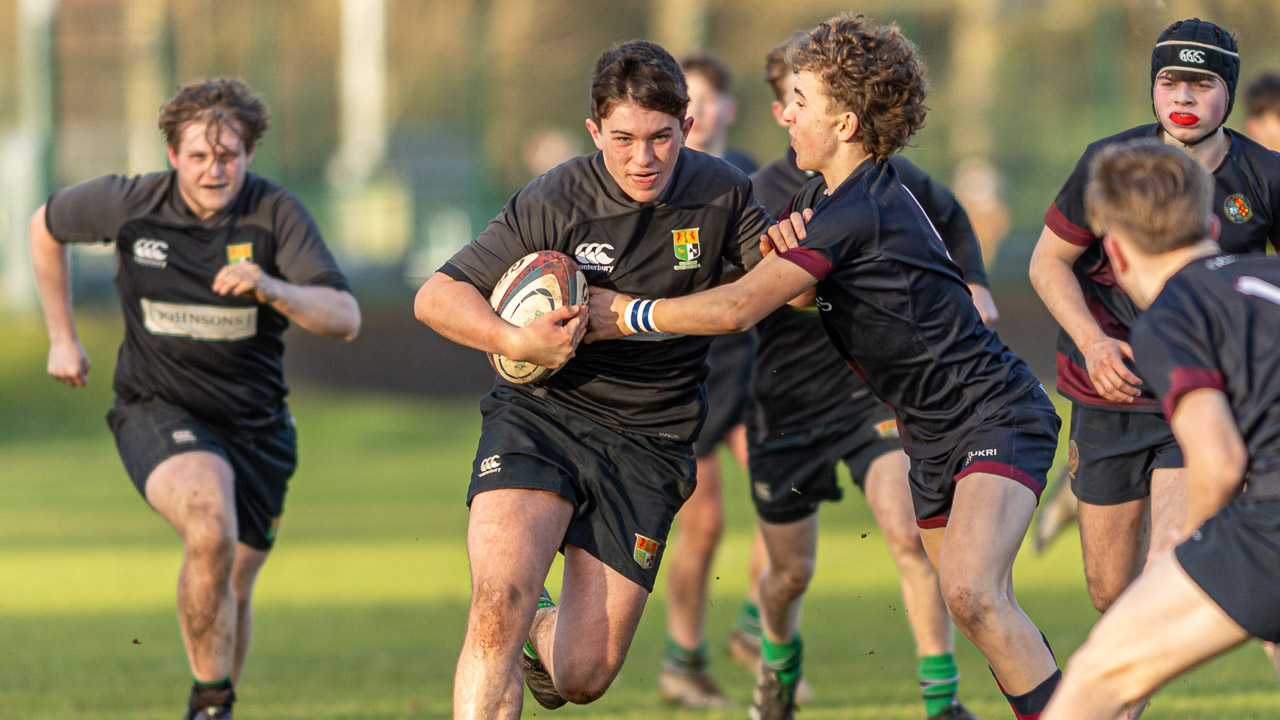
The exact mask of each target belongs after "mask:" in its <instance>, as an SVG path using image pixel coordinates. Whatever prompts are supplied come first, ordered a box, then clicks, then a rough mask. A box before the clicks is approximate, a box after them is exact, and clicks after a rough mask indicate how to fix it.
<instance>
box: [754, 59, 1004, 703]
mask: <svg viewBox="0 0 1280 720" xmlns="http://www.w3.org/2000/svg"><path fill="white" fill-rule="evenodd" d="M800 37H803V35H801V36H800ZM786 48H787V43H783V44H782V45H779V46H778V47H775V48H774V49H773V50H772V51H770V52H769V54H768V55H767V56H766V58H765V80H766V82H768V83H769V85H770V87H771V88H772V89H773V92H774V95H775V97H776V98H777V99H776V100H775V101H774V102H773V103H772V110H773V114H774V117H775V119H776V120H777V121H778V123H779V124H780V125H782V126H783V127H787V123H786V121H785V120H784V119H783V113H784V111H785V108H786V107H787V106H788V105H790V104H791V102H792V101H793V100H794V87H795V73H793V72H792V71H791V68H790V67H789V66H788V65H787V60H786ZM889 164H891V165H893V167H894V169H895V170H897V171H898V173H899V176H900V179H901V181H902V183H903V184H904V185H905V186H906V187H907V188H908V189H909V190H911V193H912V195H914V196H915V197H916V198H917V199H918V200H919V201H920V204H921V206H922V207H923V208H924V211H925V213H926V214H927V215H928V216H929V218H930V220H931V221H932V222H933V224H934V226H935V227H936V228H937V229H938V232H939V234H940V235H941V237H942V240H943V242H944V243H945V244H946V246H947V249H948V252H949V253H950V255H951V257H952V259H954V260H955V261H956V262H957V263H958V264H959V265H960V267H961V269H962V271H963V273H964V275H965V278H966V282H968V284H969V288H970V291H971V292H972V293H973V297H974V305H975V307H977V308H978V310H979V312H980V314H982V315H983V320H984V322H987V323H990V322H992V321H994V315H995V305H994V303H993V302H992V301H991V295H990V293H989V292H988V291H987V288H986V287H985V285H986V272H985V269H984V267H983V263H982V255H981V252H980V249H979V245H978V241H977V238H976V237H975V236H974V232H973V229H972V228H971V227H970V225H969V221H968V218H967V217H966V214H965V212H964V210H963V209H962V208H961V207H960V205H959V204H958V203H957V201H956V198H955V197H954V196H952V194H951V193H950V192H948V191H947V189H946V188H945V187H943V186H941V185H940V184H938V183H936V182H934V181H933V179H932V178H930V177H929V176H928V175H927V174H925V173H924V172H923V171H922V170H920V169H919V168H917V167H916V166H914V165H912V164H911V163H910V162H909V161H908V160H907V159H906V158H904V157H902V156H901V155H894V156H893V157H892V158H890V160H889ZM813 177H814V174H813V173H810V172H806V171H804V170H801V169H800V168H798V167H796V153H795V150H794V149H788V151H787V153H786V155H784V156H783V157H782V158H780V159H778V160H776V161H774V162H773V163H770V164H769V165H767V166H766V167H765V168H764V169H762V170H760V171H759V172H758V173H756V174H755V175H753V176H752V183H753V186H754V187H755V191H756V198H757V199H759V200H760V202H761V204H763V205H764V206H765V209H766V210H768V211H769V213H770V214H771V215H773V216H775V217H779V216H781V215H783V214H784V213H785V212H786V210H787V206H788V205H790V203H791V201H792V198H794V197H795V195H796V194H797V193H798V192H799V191H800V189H801V188H802V187H803V186H804V185H805V183H807V182H809V181H810V180H811V179H812V178H813ZM984 309H985V310H986V311H987V312H985V313H984V312H982V311H983V310H984ZM756 331H757V333H758V334H759V337H760V346H759V349H758V352H757V355H756V365H755V373H754V375H753V377H752V388H751V410H750V412H749V413H748V427H749V433H748V437H749V448H750V458H751V464H750V475H751V489H752V498H753V500H754V501H755V505H756V511H757V514H758V515H759V517H760V525H761V527H763V528H764V539H765V545H766V547H767V548H768V557H769V569H768V571H767V572H766V573H765V574H764V576H763V578H762V579H758V580H757V582H759V583H760V596H761V597H763V598H764V603H763V604H762V605H761V610H762V611H763V614H764V615H765V616H766V620H765V621H766V623H768V624H770V625H773V626H779V625H781V626H787V625H788V624H794V625H795V626H796V630H797V631H798V625H799V621H798V618H799V614H800V606H801V602H802V600H803V596H804V592H805V590H806V589H807V587H808V584H809V582H810V580H811V578H812V576H813V571H814V561H815V558H816V554H817V541H818V514H817V513H818V503H819V502H820V501H824V500H832V501H834V500H839V499H840V498H841V497H842V496H843V491H842V490H841V489H840V488H839V487H838V485H837V484H836V466H837V465H838V464H839V463H841V462H843V463H844V464H845V465H846V466H847V467H848V468H849V471H850V475H851V476H852V478H853V482H854V484H855V485H857V486H858V488H859V489H861V490H862V491H863V493H864V495H865V496H866V499H867V503H868V505H870V506H871V510H872V512H873V514H874V515H875V518H876V521H877V523H878V524H879V525H880V528H881V531H882V532H883V533H884V536H885V540H886V542H887V543H888V544H889V548H890V551H891V553H892V555H893V558H894V562H895V563H896V564H897V566H898V569H899V571H900V573H901V575H902V593H903V599H904V604H905V606H906V612H907V619H908V621H909V622H910V624H911V629H912V632H913V634H914V636H915V638H916V649H917V654H918V655H919V656H920V666H919V681H920V686H921V692H922V693H923V695H924V702H925V710H926V715H927V716H928V717H929V718H931V719H941V718H957V719H958V718H973V715H972V714H971V713H969V711H968V710H966V709H965V708H964V706H963V705H961V704H960V703H959V701H958V700H957V698H956V694H957V690H958V684H959V676H960V674H959V670H958V668H957V667H956V664H955V658H954V655H953V650H954V635H953V629H952V626H951V620H950V618H949V617H948V616H947V608H946V605H945V604H944V602H943V599H942V595H941V593H940V591H939V589H938V575H937V572H936V571H935V570H934V569H933V566H932V565H931V564H930V563H929V558H928V557H927V556H926V555H925V553H924V548H923V547H922V546H921V543H920V533H919V530H918V529H917V528H916V524H915V516H914V514H913V513H912V507H911V492H910V489H909V487H908V480H907V477H908V475H909V474H910V468H909V462H908V459H907V456H906V455H905V454H904V453H903V452H902V444H901V442H899V440H898V428H897V424H896V423H895V422H894V417H893V411H892V410H890V409H889V408H888V407H886V406H885V405H884V404H883V403H881V402H880V401H879V400H877V399H876V397H875V396H874V395H873V394H872V393H871V391H870V390H869V389H868V388H867V386H866V385H865V384H863V383H862V382H860V381H859V380H858V379H857V377H856V376H855V375H854V374H853V373H850V372H847V370H846V368H847V366H846V365H845V362H844V359H843V358H841V357H840V354H839V353H837V352H836V350H835V348H833V347H832V346H831V341H830V340H829V339H828V338H827V333H826V331H825V330H824V329H823V327H822V320H821V319H820V318H819V317H818V313H816V312H813V311H812V309H810V308H793V307H790V306H784V307H781V308H779V309H777V310H775V311H774V312H773V313H771V314H770V315H768V316H767V317H765V318H764V319H763V320H761V321H760V323H759V325H757V326H756ZM797 358H803V362H804V368H803V371H797V369H796V366H795V364H796V359H797ZM753 579H754V578H753ZM752 639H753V640H754V641H755V658H754V660H755V663H754V665H753V667H758V666H759V661H760V643H761V637H760V634H759V633H758V632H757V633H756V634H755V635H754V637H753V638H752ZM766 642H767V641H766ZM770 645H771V643H770ZM772 651H774V648H771V654H772ZM798 693H799V687H797V694H798ZM798 702H799V701H798Z"/></svg>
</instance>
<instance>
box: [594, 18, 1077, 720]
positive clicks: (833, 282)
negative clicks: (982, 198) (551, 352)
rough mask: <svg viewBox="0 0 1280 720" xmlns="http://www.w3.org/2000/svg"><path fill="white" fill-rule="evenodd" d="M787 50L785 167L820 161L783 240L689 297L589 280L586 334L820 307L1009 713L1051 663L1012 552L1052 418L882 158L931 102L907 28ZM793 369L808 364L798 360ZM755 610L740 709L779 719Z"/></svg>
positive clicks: (710, 329)
mask: <svg viewBox="0 0 1280 720" xmlns="http://www.w3.org/2000/svg"><path fill="white" fill-rule="evenodd" d="M787 61H788V64H789V65H790V67H791V69H792V70H793V71H795V73H796V78H795V88H794V92H795V97H794V99H793V101H792V103H791V104H790V105H789V106H788V107H787V109H786V112H785V113H784V118H785V119H786V121H787V123H788V126H789V129H790V134H791V138H792V146H793V147H794V148H795V150H796V164H797V166H798V167H800V168H804V169H809V170H814V171H816V172H818V173H819V174H821V175H822V181H821V182H814V183H811V184H809V185H806V186H805V188H804V190H803V191H802V192H801V193H800V194H799V195H798V196H797V197H796V199H795V201H794V202H793V204H792V207H791V214H790V215H789V216H788V217H787V218H786V219H784V220H783V222H782V223H781V224H779V225H776V226H773V227H771V228H770V236H771V238H773V239H774V240H775V241H778V242H779V243H782V244H783V246H784V247H789V248H790V249H788V250H785V251H779V252H774V253H771V254H768V255H766V256H765V257H764V259H763V260H762V261H761V263H760V264H759V265H758V266H756V267H755V268H754V269H753V270H752V271H751V272H748V273H747V274H746V275H745V276H743V277H742V278H741V279H739V280H737V281H736V282H733V283H730V284H728V285H723V286H720V287H718V288H714V289H711V290H708V291H705V292H701V293H697V294H695V295H691V296H688V297H682V298H659V299H656V300H654V299H632V298H630V297H628V296H626V295H618V294H616V293H614V292H611V291H609V290H607V289H602V288H592V296H591V303H590V309H591V324H590V329H589V331H588V334H587V339H588V340H589V341H593V342H599V341H603V340H605V339H606V338H610V337H616V336H627V335H629V334H630V333H633V332H635V326H636V323H632V324H631V325H627V324H625V323H620V322H619V320H620V318H622V317H625V316H627V314H628V312H629V311H630V312H633V313H640V315H641V318H642V320H641V322H640V323H639V326H641V327H642V328H644V331H645V332H648V331H650V330H652V331H655V332H682V333H692V334H718V333H727V332H737V331H740V330H742V329H744V328H748V327H751V326H753V325H754V324H756V323H757V322H759V321H761V320H763V319H764V318H765V317H767V316H768V315H769V314H770V313H772V312H773V311H774V310H776V309H777V308H779V307H781V306H782V305H783V304H785V303H787V302H788V301H791V302H806V301H807V302H809V303H811V304H816V305H817V307H818V309H819V312H820V316H821V318H822V321H823V324H824V327H825V328H826V330H827V332H828V335H829V336H830V338H831V340H832V342H833V343H834V344H835V345H836V346H837V349H838V350H839V352H840V354H841V355H842V356H843V357H844V359H845V360H846V361H847V363H848V364H849V366H850V367H852V368H854V369H856V370H858V371H859V372H860V373H861V374H864V375H865V380H866V383H867V385H868V387H870V388H871V390H872V391H873V392H874V393H875V394H876V395H877V397H879V399H880V400H881V401H882V402H885V403H887V404H889V405H890V406H892V407H893V408H894V411H895V413H896V415H897V425H898V428H899V432H900V438H901V440H902V443H903V446H904V449H905V450H906V453H907V455H908V456H909V457H910V458H911V481H910V485H911V492H912V498H913V503H914V507H915V515H916V524H917V526H918V527H919V528H920V534H921V537H922V539H923V541H924V546H925V550H926V552H927V553H928V555H929V558H930V559H931V560H932V561H933V563H934V565H935V567H937V569H938V571H939V576H940V578H941V584H942V588H943V597H944V598H945V599H946V604H947V607H948V609H949V611H950V614H951V616H952V617H953V618H954V619H955V622H956V624H957V625H958V626H959V627H960V628H961V629H962V630H963V631H964V632H965V634H966V635H967V636H968V637H969V638H970V639H971V640H972V641H973V642H974V644H975V645H977V646H978V648H979V649H980V650H981V651H982V652H983V654H984V655H985V656H986V658H987V661H988V663H989V664H990V666H991V667H992V671H993V673H994V674H995V676H996V678H997V681H998V682H999V683H1000V686H1001V689H1002V690H1003V691H1004V692H1005V694H1006V697H1007V699H1008V701H1009V704H1010V706H1011V707H1012V708H1013V710H1014V712H1015V714H1016V715H1017V716H1018V717H1020V718H1034V717H1036V716H1037V715H1038V714H1039V713H1040V711H1041V710H1042V709H1043V707H1044V704H1045V703H1046V702H1047V701H1048V698H1049V695H1050V694H1051V693H1052V692H1053V689H1054V687H1055V686H1056V685H1057V682H1058V679H1059V678H1060V673H1059V672H1058V670H1057V667H1056V664H1055V662H1054V659H1053V655H1052V653H1051V652H1050V650H1049V648H1048V645H1047V642H1046V641H1045V639H1044V637H1043V636H1042V635H1041V634H1040V633H1039V631H1038V630H1037V629H1036V627H1035V625H1034V624H1033V623H1032V622H1031V621H1030V620H1029V619H1028V618H1027V616H1026V615H1025V614H1024V613H1023V612H1022V610H1021V609H1020V608H1019V607H1018V604H1017V601H1016V599H1015V598H1014V595H1013V584H1012V582H1013V581H1012V566H1013V560H1014V556H1015V555H1016V554H1017V550H1018V547H1019V546H1020V545H1021V542H1022V539H1023V537H1024V535H1025V533H1026V530H1027V527H1028V525H1029V523H1030V521H1031V515H1032V512H1033V511H1034V510H1035V505H1036V499H1037V498H1038V496H1039V493H1040V491H1041V490H1042V489H1043V487H1044V481H1045V473H1046V472H1047V471H1048V469H1049V466H1050V464H1052V462H1053V455H1054V450H1055V449H1056V445H1057V432H1058V429H1059V427H1060V422H1059V420H1058V417H1057V415H1056V414H1055V413H1054V410H1053V405H1052V403H1051V402H1050V401H1049V399H1048V397H1047V396H1046V395H1045V392H1044V389H1043V388H1041V387H1040V384H1039V382H1038V381H1037V380H1036V378H1035V376H1034V375H1033V374H1032V373H1031V370H1030V369H1029V368H1027V366H1026V364H1025V363H1024V362H1022V360H1021V359H1019V358H1018V357H1017V356H1016V355H1014V354H1013V353H1012V352H1011V351H1010V350H1009V349H1008V348H1007V347H1006V346H1005V345H1004V344H1003V343H1002V342H1001V341H1000V339H999V338H998V337H997V336H996V334H995V333H994V332H993V331H992V330H990V329H989V328H987V327H986V326H985V325H983V324H982V320H981V317H980V316H979V314H978V312H977V310H975V309H974V306H973V300H972V297H971V295H970V292H969V289H968V287H967V286H966V284H965V281H964V279H963V278H962V276H961V274H960V269H959V268H958V267H957V266H956V265H955V263H954V262H952V260H951V259H950V258H949V257H948V255H947V253H946V251H945V248H944V246H943V244H942V242H941V241H940V238H939V236H938V232H937V230H936V229H935V228H934V227H933V225H932V224H931V223H930V222H929V220H928V218H927V216H926V215H925V213H924V212H923V211H922V209H921V207H920V203H919V202H918V201H917V200H916V199H915V198H914V196H913V195H912V194H911V192H910V191H909V190H907V189H906V188H905V187H904V186H903V184H902V182H901V181H900V180H899V176H898V173H897V170H896V169H895V168H894V167H893V165H891V164H889V163H888V158H889V157H890V156H891V155H893V154H894V153H896V152H897V151H899V150H900V149H902V148H903V147H904V146H905V145H906V144H907V142H908V141H909V139H910V137H911V135H912V134H914V132H915V131H916V129H918V128H919V127H920V125H921V124H922V123H923V121H924V116H925V112H926V108H925V105H924V97H925V81H924V76H923V72H922V70H921V68H920V65H919V64H918V62H917V60H916V59H915V51H914V48H913V46H912V45H911V43H910V42H909V41H908V40H907V39H906V38H905V37H903V36H902V34H901V33H900V31H899V30H898V28H897V27H896V26H889V27H882V26H880V25H878V24H877V23H875V22H874V21H871V20H869V19H867V18H866V17H865V16H861V15H858V16H849V15H841V16H838V17H836V18H833V19H832V20H830V21H828V22H826V23H823V24H822V25H819V26H818V27H817V28H814V29H813V30H811V31H810V32H809V33H808V34H807V35H806V36H805V37H804V38H802V39H800V40H798V41H796V42H794V43H792V44H791V45H790V46H788V49H787ZM797 239H798V241H799V242H800V243H801V245H800V246H798V247H797V246H795V245H794V242H795V241H796V240H797ZM784 241H785V242H784ZM789 369H790V371H791V372H792V373H796V374H799V373H804V372H807V371H808V370H809V360H808V359H807V358H796V359H795V361H794V362H793V363H792V365H791V366H790V368H789ZM754 459H755V458H753V461H754ZM801 493H802V494H803V489H801ZM772 571H773V570H771V571H770V572H772ZM761 595H762V601H763V602H765V603H768V602H769V600H768V599H767V598H766V596H765V592H764V589H763V588H762V593H761ZM763 619H764V637H765V640H766V642H765V645H764V657H763V662H762V663H761V667H760V677H759V679H758V680H757V685H756V692H755V694H754V697H753V701H752V712H751V716H752V717H753V718H766V719H769V720H777V719H785V718H790V717H792V716H793V712H794V691H795V687H796V682H797V680H798V678H799V675H800V672H801V642H800V637H799V635H798V633H797V632H796V618H795V617H785V616H784V617H779V618H777V622H775V619H774V618H773V617H772V616H771V613H770V612H769V611H766V612H765V613H763Z"/></svg>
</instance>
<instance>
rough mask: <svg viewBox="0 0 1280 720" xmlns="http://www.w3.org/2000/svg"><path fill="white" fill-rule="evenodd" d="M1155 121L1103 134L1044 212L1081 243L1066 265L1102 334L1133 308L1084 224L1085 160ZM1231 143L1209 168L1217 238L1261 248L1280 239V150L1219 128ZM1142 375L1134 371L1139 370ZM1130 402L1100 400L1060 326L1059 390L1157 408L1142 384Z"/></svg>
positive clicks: (1117, 334)
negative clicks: (1218, 225)
mask: <svg viewBox="0 0 1280 720" xmlns="http://www.w3.org/2000/svg"><path fill="white" fill-rule="evenodd" d="M1159 128H1160V126H1159V125H1158V124H1152V125H1143V126H1140V127H1136V128H1133V129H1131V130H1126V131H1125V132H1122V133H1120V134H1119V135H1113V136H1111V137H1109V138H1104V139H1102V140H1099V141H1097V142H1095V143H1093V144H1091V145H1090V146H1089V147H1088V149H1086V150H1085V152H1084V155H1083V156H1082V157H1081V158H1080V161H1079V162H1078V163H1076V168H1075V170H1074V171H1073V172H1072V173H1071V177H1069V178H1067V182H1066V184H1065V185H1063V186H1062V190H1061V191H1060V192H1059V193H1058V197H1057V199H1055V200H1054V201H1053V205H1051V206H1050V207H1049V210H1048V212H1046V213H1045V215H1044V222H1045V225H1047V226H1048V228H1049V229H1050V230H1052V231H1053V232H1054V233H1056V234H1057V235H1058V237H1060V238H1062V239H1063V240H1066V241H1067V242H1069V243H1072V244H1073V245H1078V246H1080V247H1083V248H1087V249H1086V250H1085V252H1084V254H1083V255H1081V256H1080V259H1079V260H1077V261H1076V263H1075V266H1074V268H1073V270H1074V271H1075V276H1076V279H1077V280H1078V281H1079V282H1080V289H1081V291H1082V292H1083V293H1084V299H1085V303H1086V304H1087V305H1088V307H1089V312H1090V314H1092V315H1093V318H1094V320H1096V321H1097V322H1098V325H1099V327H1101V328H1102V331H1103V332H1104V333H1106V334H1107V336H1108V337H1112V338H1116V339H1117V340H1123V341H1127V340H1128V339H1129V329H1130V328H1131V327H1133V323H1134V321H1135V320H1136V319H1137V316H1138V310H1137V308H1136V307H1134V304H1133V301H1132V300H1130V299H1129V296H1128V295H1126V294H1125V292H1124V290H1122V289H1120V286H1119V285H1117V284H1116V280H1115V275H1114V273H1113V272H1112V270H1111V264H1110V262H1109V261H1108V260H1107V254H1106V253H1105V252H1104V251H1103V250H1102V242H1101V239H1100V238H1098V237H1097V236H1096V235H1094V234H1093V231H1092V230H1090V229H1089V223H1088V220H1087V219H1086V216H1085V208H1084V188H1085V184H1086V183H1087V182H1088V180H1089V163H1090V162H1091V161H1092V159H1093V157H1094V155H1096V154H1097V152H1098V151H1099V150H1101V149H1102V148H1103V147H1106V146H1107V145H1111V144H1114V143H1120V142H1125V141H1127V140H1134V139H1137V138H1158V137H1159V134H1158V132H1157V131H1158V130H1159ZM1226 133H1227V138H1228V140H1229V141H1230V147H1229V148H1228V150H1227V155H1226V157H1225V158H1224V159H1223V161H1222V164H1221V165H1219V166H1218V167H1217V169H1215V170H1214V171H1213V180H1214V195H1213V207H1214V214H1215V215H1216V216H1217V218H1218V220H1219V221H1221V224H1222V233H1221V236H1220V237H1219V244H1220V245H1221V246H1222V249H1223V250H1225V251H1226V252H1229V253H1253V252H1264V251H1265V250H1266V246H1267V243H1268V242H1270V243H1271V244H1272V245H1273V246H1274V245H1276V243H1277V241H1278V240H1280V154H1276V153H1274V152H1271V151H1270V150H1267V149H1266V148H1264V147H1263V146H1261V145H1259V144H1258V143H1256V142H1254V141H1253V140H1250V139H1249V138H1247V137H1245V136H1243V135H1241V134H1240V133H1237V132H1234V131H1232V130H1226ZM1139 377H1141V376H1139ZM1140 389H1141V390H1142V395H1141V397H1138V398H1135V399H1134V400H1133V402H1131V403H1127V402H1126V403H1120V402H1115V401H1112V400H1107V399H1106V398H1104V397H1102V396H1101V395H1099V394H1098V391H1097V390H1096V389H1095V388H1094V387H1093V382H1092V381H1091V380H1089V371H1088V369H1087V367H1086V366H1085V360H1084V354H1083V353H1082V352H1080V349H1079V348H1077V347H1076V346H1075V343H1074V342H1072V340H1071V337H1070V336H1069V335H1067V333H1066V332H1065V331H1063V332H1060V333H1059V334H1058V391H1059V392H1060V393H1062V394H1063V395H1065V396H1067V397H1068V398H1071V399H1072V400H1074V401H1076V402H1079V403H1083V404H1085V405H1092V406H1096V407H1104V408H1108V409H1114V410H1120V411H1128V412H1133V411H1138V412H1158V411H1159V409H1160V407H1159V404H1158V403H1157V402H1156V399H1155V397H1154V396H1152V394H1151V391H1150V389H1149V388H1147V387H1145V386H1144V387H1140Z"/></svg>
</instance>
